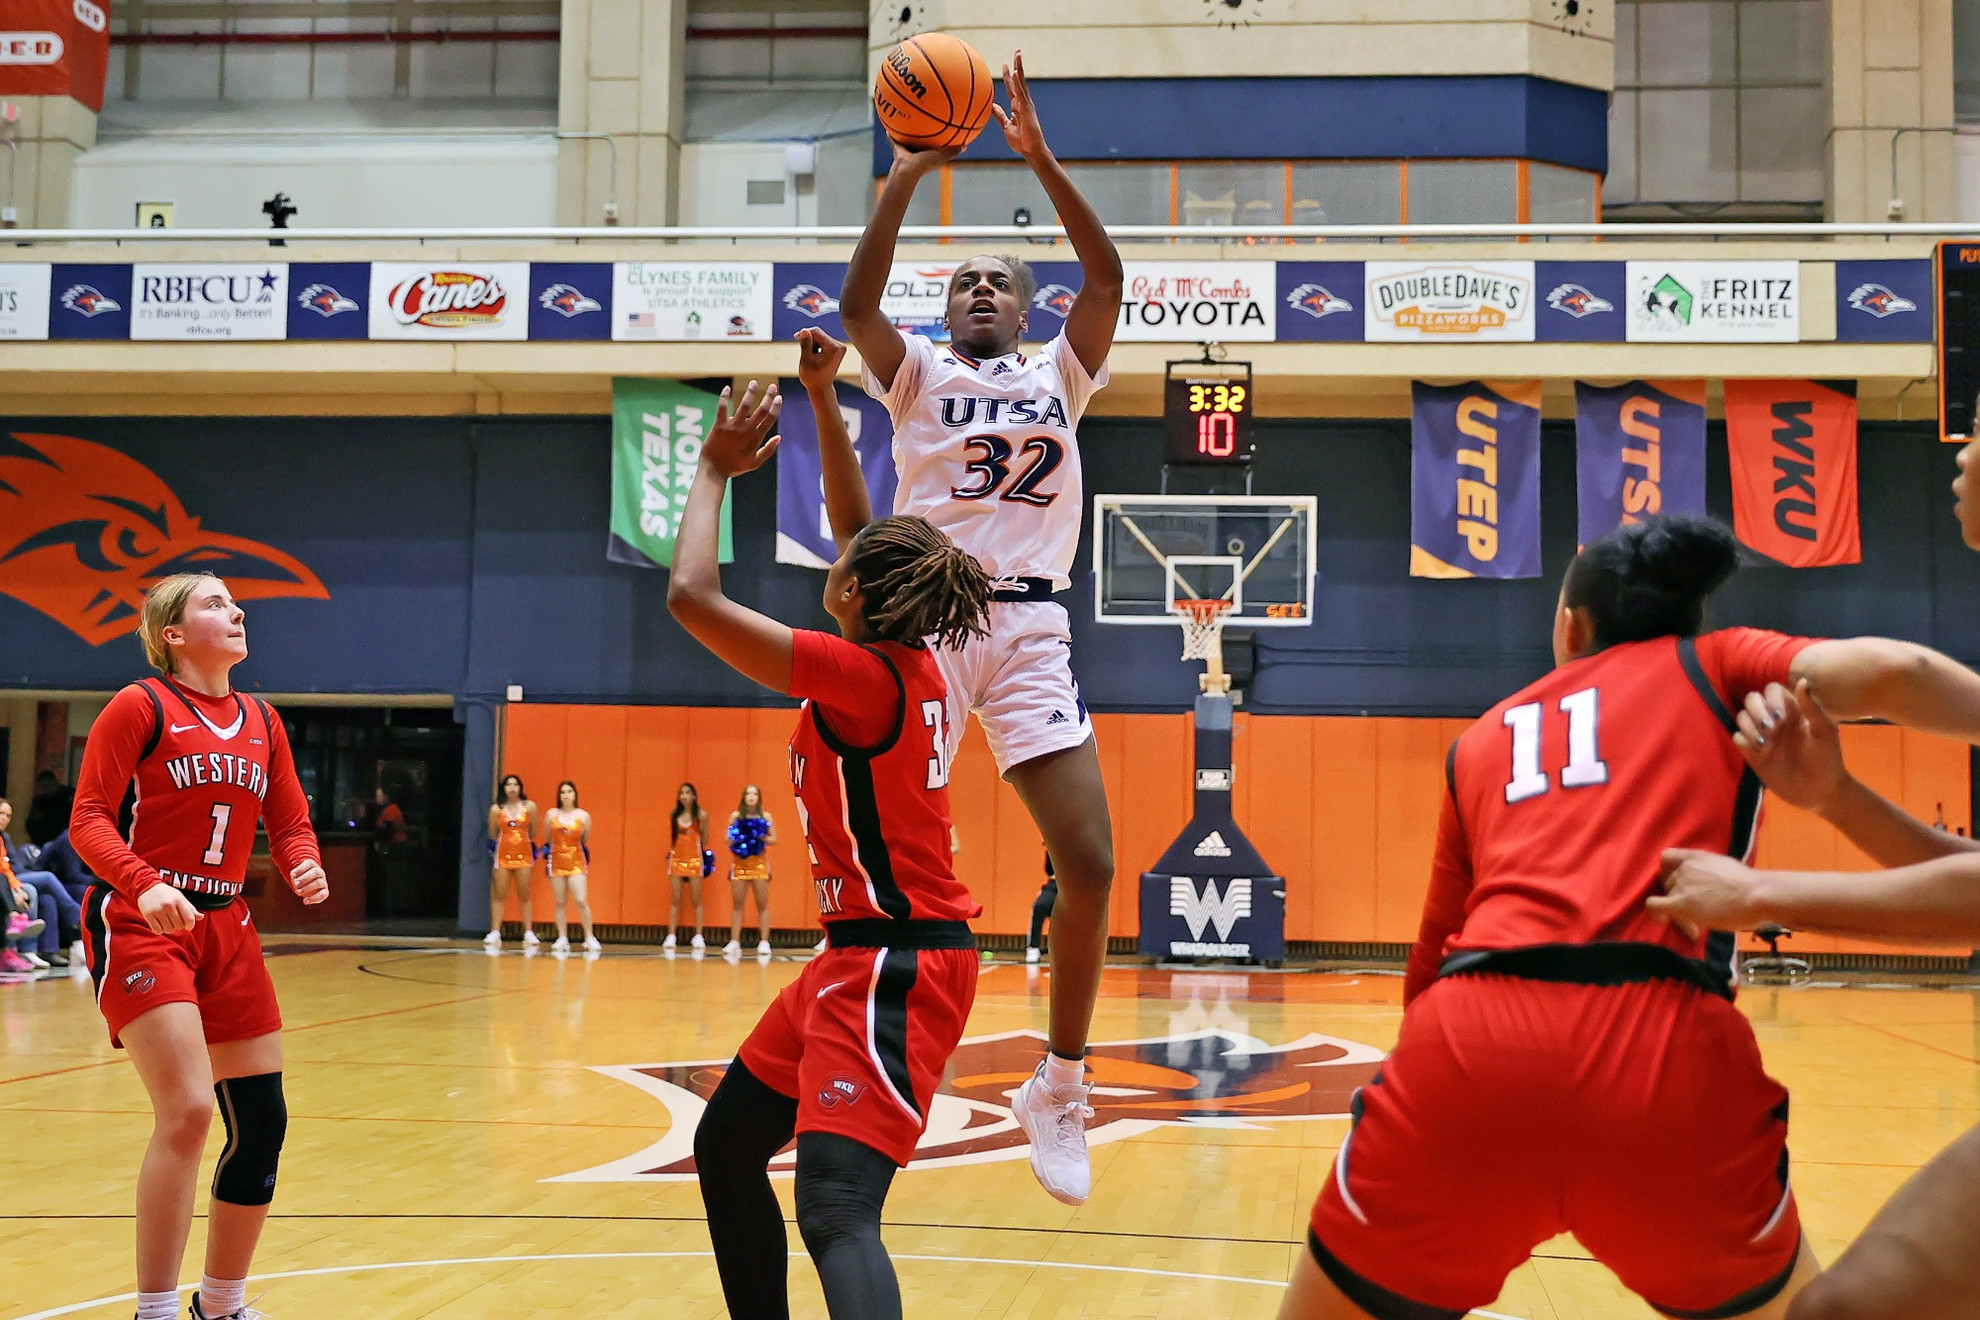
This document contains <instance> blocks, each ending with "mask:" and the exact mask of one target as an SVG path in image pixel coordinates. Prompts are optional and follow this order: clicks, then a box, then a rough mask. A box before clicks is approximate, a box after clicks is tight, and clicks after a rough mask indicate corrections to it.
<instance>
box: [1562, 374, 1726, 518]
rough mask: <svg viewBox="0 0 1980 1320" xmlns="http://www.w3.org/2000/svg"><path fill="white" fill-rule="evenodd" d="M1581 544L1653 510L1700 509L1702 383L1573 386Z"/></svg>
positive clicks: (1702, 508)
mask: <svg viewBox="0 0 1980 1320" xmlns="http://www.w3.org/2000/svg"><path fill="white" fill-rule="evenodd" d="M1574 447H1575V459H1576V462H1575V472H1576V477H1577V480H1578V482H1579V485H1580V488H1581V500H1580V504H1581V517H1580V523H1579V527H1580V531H1579V533H1578V535H1579V538H1580V539H1579V542H1578V543H1579V544H1581V545H1587V544H1588V543H1589V542H1590V541H1593V540H1594V539H1595V538H1596V537H1598V536H1601V535H1603V534H1604V533H1605V532H1609V531H1611V530H1613V529H1614V528H1615V527H1616V526H1617V525H1618V524H1621V523H1632V522H1641V521H1642V520H1643V519H1645V518H1647V517H1649V516H1650V515H1652V514H1657V513H1688V514H1703V513H1704V512H1705V382H1704V381H1702V380H1682V381H1679V380H1659V381H1647V380H1633V381H1631V382H1629V383H1628V384H1627V385H1616V386H1612V387H1604V386H1600V385H1580V384H1577V385H1576V386H1575V387H1574Z"/></svg>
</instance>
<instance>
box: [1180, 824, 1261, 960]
mask: <svg viewBox="0 0 1980 1320" xmlns="http://www.w3.org/2000/svg"><path fill="white" fill-rule="evenodd" d="M1211 839H1216V840H1217V842H1218V843H1219V844H1222V843H1223V840H1222V839H1219V838H1217V836H1216V835H1214V834H1213V835H1211V836H1210V838H1209V839H1205V840H1204V841H1203V843H1201V844H1198V845H1197V849H1196V852H1197V855H1198V856H1199V857H1201V856H1215V855H1217V854H1214V853H1211V854H1206V853H1205V852H1204V851H1203V849H1204V847H1205V846H1206V845H1208V844H1209V843H1210V841H1211ZM1229 853H1230V849H1229V848H1228V847H1226V848H1225V849H1224V855H1229ZM1196 883H1197V882H1196V881H1195V880H1193V879H1191V878H1190V877H1189V876H1186V875H1177V876H1170V877H1169V915H1170V916H1172V917H1181V918H1182V919H1183V924H1184V925H1186V926H1188V927H1189V938H1188V939H1187V940H1170V941H1169V953H1170V956H1172V957H1177V958H1249V957H1250V956H1251V944H1250V942H1249V941H1247V940H1239V941H1237V942H1235V943H1234V942H1232V940H1231V931H1232V930H1233V929H1234V928H1235V927H1236V926H1237V924H1238V922H1240V921H1242V920H1243V919H1245V918H1246V917H1249V916H1250V915H1251V880H1250V879H1249V878H1248V877H1245V876H1237V877H1234V878H1230V879H1227V880H1225V881H1224V892H1223V893H1221V894H1220V893H1218V892H1217V881H1216V879H1215V878H1214V877H1210V876H1206V877H1204V880H1203V888H1202V889H1201V890H1199V889H1198V888H1197V887H1196ZM1211 927H1215V928H1216V931H1217V938H1216V940H1215V942H1211V941H1206V940H1205V939H1204V938H1203V933H1204V931H1205V930H1206V929H1209V928H1211Z"/></svg>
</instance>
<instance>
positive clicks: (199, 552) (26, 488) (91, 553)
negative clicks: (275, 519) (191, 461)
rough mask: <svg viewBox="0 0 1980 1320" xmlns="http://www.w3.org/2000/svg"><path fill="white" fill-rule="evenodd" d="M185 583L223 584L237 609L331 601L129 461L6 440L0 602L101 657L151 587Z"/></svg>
mask: <svg viewBox="0 0 1980 1320" xmlns="http://www.w3.org/2000/svg"><path fill="white" fill-rule="evenodd" d="M185 572H200V573H211V574H213V575H214V576H216V577H223V578H226V579H227V582H228V585H229V586H230V587H231V588H232V590H233V593H234V598H235V599H236V600H244V601H246V600H264V599H267V598H269V597H271V596H303V597H307V598H310V599H313V600H328V599H329V598H330V593H329V591H327V590H326V589H325V588H324V586H323V583H322V582H321V581H320V580H318V578H317V576H316V574H314V573H312V572H310V571H309V569H308V568H307V567H306V566H304V565H303V563H302V562H301V561H300V560H297V559H294V558H292V557H291V556H289V555H286V554H284V553H282V552H281V551H280V550H277V549H275V547H273V546H269V545H263V544H262V543H261V542H259V541H250V540H248V539H246V538H245V537H239V536H226V535H222V534H221V533H218V532H209V531H207V530H206V529H205V528H203V527H201V526H200V524H199V519H198V518H197V517H195V516H193V515H192V514H191V513H188V512H187V511H186V506H185V505H184V504H182V503H181V502H180V501H179V497H178V496H177V495H175V494H173V493H172V490H171V488H170V487H169V486H167V485H166V484H165V483H164V482H163V481H162V480H160V479H159V477H158V475H157V474H156V473H155V472H153V471H152V470H151V469H150V468H147V467H146V466H144V464H142V463H140V462H138V461H137V460H136V459H134V458H132V457H131V456H130V455H128V454H125V453H122V452H120V451H118V450H115V449H112V448H110V446H108V445H100V444H97V443H95V442H94V441H90V440H79V439H77V438H76V437H74V436H68V435H35V434H30V433H27V432H16V433H14V434H12V435H8V434H4V433H0V595H6V596H12V597H13V598H14V599H15V600H18V601H20V602H21V603H22V604H23V605H28V606H31V607H33V608H34V609H37V610H40V611H41V612H42V613H43V614H46V615H47V616H48V617H49V618H51V619H53V620H55V621H56V622H57V623H59V624H61V625H62V626H63V627H65V628H67V629H68V630H69V631H70V632H72V633H74V634H75V635H76V636H78V637H80V638H82V639H83V640H84V641H85V642H88V643H89V644H90V645H92V646H101V645H102V644H103V643H105V642H108V641H112V640H114V639H116V638H119V637H122V636H124V635H125V634H127V633H130V632H133V631H135V630H136V628H137V622H138V607H139V605H140V604H141V603H142V602H143V599H144V592H145V589H146V588H147V587H149V586H150V585H151V584H152V583H154V582H156V581H157V580H158V579H160V578H162V577H167V576H170V575H171V574H173V573H185Z"/></svg>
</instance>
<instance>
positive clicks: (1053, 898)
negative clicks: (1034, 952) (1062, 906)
mask: <svg viewBox="0 0 1980 1320" xmlns="http://www.w3.org/2000/svg"><path fill="white" fill-rule="evenodd" d="M1058 904H1059V882H1058V881H1057V880H1047V881H1046V882H1045V887H1044V888H1043V889H1041V890H1039V891H1038V897H1037V898H1034V899H1032V900H1031V942H1030V943H1029V944H1028V945H1027V946H1026V947H1027V948H1032V949H1042V948H1044V947H1045V919H1046V918H1047V917H1050V916H1051V915H1052V909H1053V908H1055V907H1057V906H1058Z"/></svg>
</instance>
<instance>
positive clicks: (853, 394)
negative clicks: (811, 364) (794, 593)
mask: <svg viewBox="0 0 1980 1320" xmlns="http://www.w3.org/2000/svg"><path fill="white" fill-rule="evenodd" d="M835 388H836V390H837V392H838V398H839V416H840V417H841V418H843V419H844V420H845V424H846V433H847V434H848V435H850V436H851V437H852V442H853V452H854V453H856V454H857V455H859V467H860V471H861V472H863V473H864V474H865V476H866V493H867V496H868V498H870V499H871V500H872V502H873V513H874V516H875V517H880V518H884V517H886V516H887V515H888V514H890V513H892V512H893V511H894V487H895V486H896V485H897V484H899V480H900V474H899V473H898V472H897V471H896V470H895V468H894V423H893V419H891V418H890V417H888V416H887V409H886V408H885V406H883V405H882V404H881V403H880V401H879V400H878V399H875V398H873V397H871V396H870V395H868V394H867V393H866V391H864V390H861V389H856V388H854V387H853V386H851V385H847V384H845V383H843V382H841V383H839V384H837V385H836V386H835ZM782 389H783V392H784V415H783V417H782V418H781V419H780V421H779V424H778V429H779V430H780V431H781V432H782V433H783V437H784V442H783V443H782V444H780V445H778V446H777V562H778V563H780V564H799V565H802V566H803V567H805V568H830V567H831V566H832V561H833V560H835V559H837V558H838V557H839V552H838V548H837V547H836V546H835V545H834V543H833V541H832V524H831V523H830V522H829V521H828V520H827V519H826V517H825V469H824V467H823V466H822V465H821V464H820V463H819V460H818V418H817V416H816V414H814V413H813V411H812V409H811V405H810V402H809V401H808V400H807V399H806V397H805V392H804V386H803V384H801V383H800V382H798V381H795V380H787V381H784V382H783V384H782Z"/></svg>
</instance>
